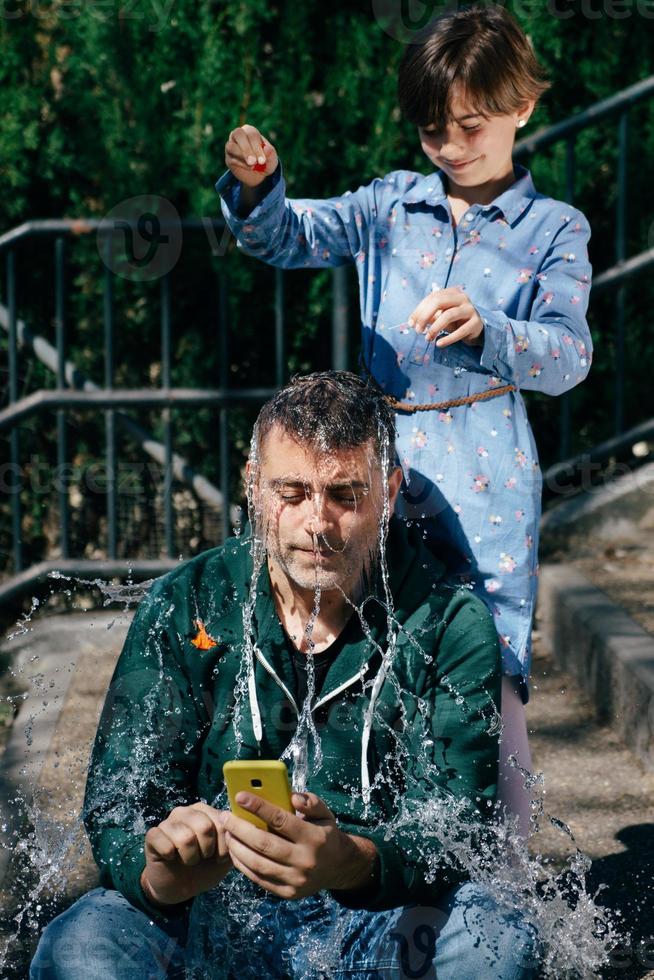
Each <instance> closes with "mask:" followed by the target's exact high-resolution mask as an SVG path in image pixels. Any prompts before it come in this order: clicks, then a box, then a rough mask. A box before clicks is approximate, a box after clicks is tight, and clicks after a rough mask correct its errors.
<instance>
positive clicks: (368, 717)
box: [361, 657, 390, 806]
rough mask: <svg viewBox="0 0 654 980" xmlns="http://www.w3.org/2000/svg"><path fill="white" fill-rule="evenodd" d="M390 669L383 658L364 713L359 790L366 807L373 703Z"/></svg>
mask: <svg viewBox="0 0 654 980" xmlns="http://www.w3.org/2000/svg"><path fill="white" fill-rule="evenodd" d="M389 667H390V658H389V657H384V659H383V660H382V663H381V667H380V668H379V671H378V673H377V676H376V677H375V681H374V684H373V685H372V691H371V692H370V703H369V705H368V707H367V709H366V713H365V715H364V718H363V734H362V736H361V790H362V794H363V802H364V804H365V805H366V806H368V804H369V803H370V773H369V771H368V744H369V742H370V733H371V731H372V719H373V716H374V713H375V702H376V701H377V698H378V697H379V692H380V691H381V689H382V685H383V683H384V681H385V680H386V674H387V673H388V668H389Z"/></svg>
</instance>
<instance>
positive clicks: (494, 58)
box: [398, 4, 551, 130]
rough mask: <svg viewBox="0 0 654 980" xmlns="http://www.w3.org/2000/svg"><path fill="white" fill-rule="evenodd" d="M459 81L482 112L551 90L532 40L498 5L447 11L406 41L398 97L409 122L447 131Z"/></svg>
mask: <svg viewBox="0 0 654 980" xmlns="http://www.w3.org/2000/svg"><path fill="white" fill-rule="evenodd" d="M455 84H456V85H457V86H460V87H461V93H462V97H463V98H465V99H466V101H468V102H469V103H470V104H471V105H472V106H474V109H475V111H476V112H479V113H480V115H484V116H492V115H507V114H509V113H511V112H515V111H516V110H517V109H518V108H520V106H522V105H524V103H525V102H528V101H529V100H530V99H535V100H538V99H539V98H540V96H541V95H542V94H543V92H546V91H547V89H549V88H551V83H550V82H549V81H547V79H546V77H545V73H544V69H543V68H542V66H541V65H540V64H539V63H538V61H537V59H536V55H535V53H534V49H533V48H532V46H531V42H530V41H529V39H528V38H527V36H526V35H525V33H524V31H523V30H522V28H521V27H520V25H519V24H518V22H517V21H516V20H515V18H514V17H513V16H512V15H511V14H510V13H508V12H507V11H506V10H505V9H504V8H503V7H502V6H500V5H499V4H491V5H490V6H482V5H480V4H473V5H470V6H468V7H465V8H462V9H460V10H454V11H449V12H446V13H444V14H442V15H441V16H440V17H438V18H437V19H436V20H435V21H432V23H431V24H429V25H428V26H427V27H426V28H424V29H423V30H422V31H419V32H418V33H417V34H416V35H415V36H414V38H413V39H412V41H411V43H409V44H408V45H407V50H406V51H405V53H404V56H403V57H402V61H401V62H400V69H399V78H398V100H399V103H400V109H401V110H402V113H403V115H404V116H405V118H406V119H408V121H409V122H411V123H414V124H415V125H416V126H436V127H437V128H438V129H439V130H440V129H443V128H444V126H445V125H446V123H447V121H448V119H449V118H450V109H449V103H450V98H451V95H452V87H453V86H454V85H455Z"/></svg>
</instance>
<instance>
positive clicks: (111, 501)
mask: <svg viewBox="0 0 654 980" xmlns="http://www.w3.org/2000/svg"><path fill="white" fill-rule="evenodd" d="M112 252H113V236H112V234H111V233H108V234H107V235H106V237H105V268H104V297H103V300H104V303H103V306H104V310H103V313H104V386H105V388H106V389H107V390H111V389H112V388H113V384H114V306H113V302H114V281H113V272H112V269H111V262H112ZM115 422H116V419H115V414H114V410H113V409H111V408H108V409H106V410H105V413H104V424H105V455H106V463H107V557H108V558H115V557H116V552H117V529H116V426H115Z"/></svg>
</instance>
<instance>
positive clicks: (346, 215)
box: [216, 163, 592, 700]
mask: <svg viewBox="0 0 654 980" xmlns="http://www.w3.org/2000/svg"><path fill="white" fill-rule="evenodd" d="M514 174H515V177H516V179H515V181H514V183H513V184H512V185H511V186H510V187H509V188H508V189H507V190H505V191H504V192H503V193H501V194H500V195H498V197H496V198H495V200H494V201H493V202H492V203H491V204H486V205H481V204H474V205H471V206H470V208H469V209H468V210H467V211H466V212H465V213H464V215H463V216H462V218H461V219H460V220H459V222H458V224H456V226H455V224H454V222H453V218H452V212H451V208H450V204H449V201H448V198H447V190H446V188H447V184H446V178H445V176H444V175H443V174H442V172H441V171H440V170H437V171H435V172H434V173H430V174H428V175H426V176H425V175H424V174H420V173H414V172H411V171H406V170H396V171H393V172H392V173H389V174H387V175H386V176H385V177H382V178H376V179H374V180H373V181H372V182H371V183H369V184H367V185H365V186H361V187H359V188H358V189H357V190H356V191H347V192H346V193H345V194H343V195H342V196H339V197H332V198H327V199H325V200H315V199H304V198H303V199H292V200H291V199H288V198H286V194H285V181H284V177H283V172H282V167H281V164H280V165H279V166H278V167H277V170H276V171H275V173H274V174H272V175H270V176H269V177H268V178H267V179H266V180H265V181H264V182H263V183H262V184H261V185H260V188H259V198H258V202H257V204H256V206H255V207H254V209H253V210H252V211H251V212H250V214H248V215H247V217H242V216H239V191H240V184H239V182H238V181H237V180H236V179H235V178H234V177H233V175H232V174H231V173H230V172H229V171H227V172H226V173H225V174H223V176H222V177H221V178H220V180H219V181H218V182H217V184H216V189H217V191H218V192H219V194H220V195H221V208H222V212H223V214H224V216H225V219H226V221H227V222H228V224H229V226H230V228H231V230H232V232H233V233H234V235H235V236H236V238H237V241H238V246H239V247H240V248H241V249H242V250H243V251H244V252H246V253H248V254H250V255H255V256H256V257H257V258H259V259H261V260H263V261H264V262H268V263H270V264H272V265H276V266H281V267H282V268H285V269H294V268H304V267H311V268H319V267H324V266H336V265H343V264H345V263H349V262H353V263H354V264H355V267H356V270H357V274H358V279H359V296H360V308H361V329H362V358H363V361H364V364H365V365H367V368H368V369H369V370H370V372H371V373H372V374H373V375H374V377H375V378H376V380H377V381H378V382H379V384H380V385H381V386H382V387H383V388H384V389H385V390H386V391H387V392H388V393H389V394H392V395H393V396H395V397H396V398H398V399H400V400H402V401H409V402H415V403H418V404H422V403H427V402H441V401H446V400H449V399H452V398H459V397H461V396H465V395H470V394H472V393H476V392H482V391H486V390H488V389H489V388H494V387H499V386H502V385H505V384H508V383H512V384H514V385H516V386H517V388H518V389H519V390H518V391H515V392H509V393H507V394H504V395H499V396H497V397H495V398H491V399H488V400H485V401H478V402H475V403H473V404H472V405H465V406H459V407H454V408H450V409H449V410H445V411H434V410H429V411H421V412H418V413H415V414H409V413H406V412H398V413H397V417H396V423H397V434H398V440H397V449H398V455H399V459H400V462H401V464H402V467H403V469H404V474H405V477H406V486H405V489H404V492H403V496H402V499H401V502H400V504H399V506H398V512H399V513H400V514H402V515H403V516H404V517H405V518H406V519H407V520H416V521H424V522H425V528H426V533H427V534H428V536H429V537H430V538H431V539H432V543H433V544H434V546H435V547H436V548H437V549H438V550H439V551H440V552H441V554H442V555H443V556H445V557H446V558H447V560H448V563H449V565H450V567H451V569H452V572H453V574H455V575H457V576H458V577H459V578H460V580H461V581H463V582H465V583H467V584H469V585H470V587H472V588H473V589H474V590H475V591H476V592H477V593H478V594H480V595H481V596H482V597H483V598H484V599H485V601H486V603H487V604H488V605H489V607H490V608H491V610H492V612H493V613H494V616H495V623H496V626H497V630H498V633H499V636H500V640H501V643H502V649H503V656H504V670H505V672H506V673H508V674H518V675H521V676H522V678H523V679H524V681H525V684H524V685H523V699H524V700H527V699H528V697H529V694H528V688H527V686H526V680H527V678H528V674H529V667H530V632H531V621H532V614H533V609H534V604H535V599H536V590H537V576H538V528H539V518H540V502H541V483H542V479H541V473H540V469H539V464H538V454H537V451H536V446H535V443H534V438H533V434H532V431H531V426H530V425H529V421H528V419H527V412H526V408H525V403H524V400H523V397H522V394H521V391H522V390H535V391H543V392H545V393H547V394H550V395H559V394H561V393H562V392H564V391H567V390H568V389H570V388H572V387H574V385H576V384H578V383H579V382H580V381H583V379H584V378H585V377H586V375H587V373H588V371H589V368H590V363H591V354H592V343H591V337H590V332H589V329H588V325H587V322H586V310H587V307H588V298H589V291H590V283H591V271H592V269H591V265H590V264H589V261H588V252H587V244H588V241H589V238H590V227H589V224H588V221H587V220H586V218H585V217H584V215H583V214H582V213H581V211H579V210H577V209H576V208H574V207H571V206H570V205H569V204H565V203H564V202H562V201H557V200H554V199H552V198H550V197H546V196H545V195H543V194H540V193H538V191H536V189H535V187H534V184H533V181H532V179H531V174H530V172H529V170H527V169H526V168H525V167H523V166H522V165H521V164H518V163H515V164H514ZM453 286H459V287H460V288H461V289H462V290H463V291H464V292H465V293H466V294H467V296H468V298H469V300H470V301H471V302H472V304H473V305H474V307H475V308H476V310H477V312H478V314H479V316H480V317H481V319H482V321H483V324H484V333H483V346H481V345H480V346H478V347H472V346H469V345H466V344H464V343H462V342H459V343H456V344H452V345H451V346H449V347H445V348H438V347H436V345H435V344H434V343H433V342H429V343H428V342H427V341H426V339H425V337H424V335H420V334H417V333H416V332H415V330H413V329H412V328H410V327H409V326H408V324H407V319H408V317H409V316H410V315H411V313H412V312H413V310H414V309H415V307H416V306H417V305H418V303H419V302H420V301H421V300H422V299H424V298H425V296H426V295H427V294H428V293H429V292H430V291H432V290H435V289H439V288H445V287H453Z"/></svg>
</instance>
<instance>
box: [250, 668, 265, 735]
mask: <svg viewBox="0 0 654 980" xmlns="http://www.w3.org/2000/svg"><path fill="white" fill-rule="evenodd" d="M248 696H249V699H250V714H251V715H252V728H253V729H254V737H255V738H256V740H257V744H258V745H260V744H261V739H262V738H263V727H262V725H261V712H260V710H259V701H258V700H257V684H256V681H255V679H254V657H253V656H252V653H250V656H249V663H248Z"/></svg>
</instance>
